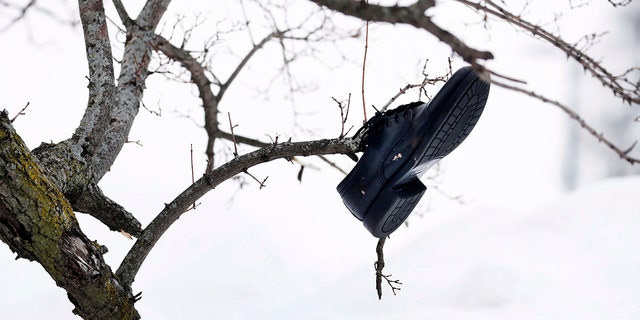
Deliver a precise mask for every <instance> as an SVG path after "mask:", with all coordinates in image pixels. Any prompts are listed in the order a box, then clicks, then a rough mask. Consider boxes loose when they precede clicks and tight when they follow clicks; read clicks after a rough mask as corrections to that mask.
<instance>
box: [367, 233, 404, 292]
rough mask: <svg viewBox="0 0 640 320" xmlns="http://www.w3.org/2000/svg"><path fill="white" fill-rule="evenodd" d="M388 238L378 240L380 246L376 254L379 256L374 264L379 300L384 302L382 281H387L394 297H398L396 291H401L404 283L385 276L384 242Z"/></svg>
mask: <svg viewBox="0 0 640 320" xmlns="http://www.w3.org/2000/svg"><path fill="white" fill-rule="evenodd" d="M386 239H387V237H382V238H380V239H378V245H376V254H377V256H378V260H376V262H374V263H373V267H374V268H375V270H376V291H377V292H378V300H382V279H384V280H386V281H387V284H388V285H389V287H391V292H393V295H394V296H395V295H396V290H400V285H402V282H400V280H391V274H383V273H382V269H384V252H383V249H384V242H385V241H386Z"/></svg>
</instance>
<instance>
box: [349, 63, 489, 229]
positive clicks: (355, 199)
mask: <svg viewBox="0 0 640 320" xmlns="http://www.w3.org/2000/svg"><path fill="white" fill-rule="evenodd" d="M477 79H478V76H477V75H475V74H473V73H472V69H471V68H470V67H465V68H462V70H461V71H458V72H456V73H455V74H454V75H453V77H452V78H451V79H449V81H447V83H446V84H445V86H444V87H443V88H442V89H441V90H440V92H438V94H437V95H436V96H435V97H434V99H433V100H432V101H430V102H429V103H424V102H414V103H410V104H408V105H403V106H400V107H398V108H396V109H393V110H390V111H387V112H385V113H382V114H376V116H374V117H373V118H372V119H371V120H370V122H372V123H370V122H367V125H365V128H367V127H369V128H368V131H369V132H368V133H366V134H365V137H364V138H363V139H364V141H365V144H366V148H365V151H364V153H363V155H362V158H361V159H360V161H358V163H357V164H356V166H355V167H354V168H353V170H352V171H351V173H350V174H349V175H348V176H347V177H346V178H345V179H344V180H343V181H342V182H340V184H339V185H338V188H337V190H338V192H339V194H340V195H341V196H342V199H343V202H344V204H345V205H346V206H347V208H348V209H349V211H351V213H353V215H354V216H356V218H358V219H360V220H363V219H364V215H365V214H366V213H367V211H368V209H369V206H370V205H371V204H372V202H373V200H375V197H376V196H378V193H379V192H380V190H381V189H382V188H383V187H384V185H385V183H386V182H387V181H389V180H390V179H392V178H393V179H394V180H395V182H394V184H403V183H404V182H406V181H408V180H409V179H411V178H413V177H415V176H421V175H422V173H423V172H424V171H426V169H428V168H429V167H431V166H432V165H433V163H434V162H437V161H438V160H439V159H440V158H441V157H444V156H445V155H446V154H447V153H448V152H449V151H451V148H453V147H455V144H452V145H451V146H449V148H446V149H443V150H438V151H437V152H435V153H434V154H430V155H429V157H426V159H425V158H423V156H424V155H425V152H426V150H422V149H420V148H419V147H420V146H422V147H423V148H424V147H425V146H427V145H428V144H425V143H422V141H423V139H425V137H431V138H433V137H434V136H435V134H436V132H437V130H440V129H441V127H443V126H445V121H446V119H447V117H446V116H445V115H446V114H447V113H448V112H449V109H450V106H452V105H454V104H455V102H456V101H457V99H458V98H459V95H456V94H453V93H454V92H455V91H456V90H460V89H462V90H466V87H467V86H468V85H470V83H471V82H473V81H475V80H477ZM465 81H466V84H467V85H463V86H462V87H461V84H462V83H464V82H465ZM408 161H410V162H412V163H411V165H407V166H406V167H405V164H407V162H408ZM421 161H423V162H421ZM403 167H405V168H410V169H409V170H405V171H406V172H402V174H404V176H396V175H397V174H398V173H399V171H400V170H401V169H402V168H403Z"/></svg>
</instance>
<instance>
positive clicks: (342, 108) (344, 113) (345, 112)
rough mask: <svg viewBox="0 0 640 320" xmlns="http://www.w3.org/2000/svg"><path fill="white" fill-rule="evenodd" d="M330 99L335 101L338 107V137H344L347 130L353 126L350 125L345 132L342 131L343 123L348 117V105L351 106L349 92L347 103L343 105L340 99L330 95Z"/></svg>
mask: <svg viewBox="0 0 640 320" xmlns="http://www.w3.org/2000/svg"><path fill="white" fill-rule="evenodd" d="M331 99H333V101H335V102H336V103H337V104H338V108H340V125H341V126H340V136H339V139H342V138H344V137H345V136H346V135H347V134H348V133H349V131H351V129H353V126H351V128H349V129H348V130H347V131H346V132H345V131H344V125H345V123H346V122H347V119H348V118H349V107H350V106H351V93H349V98H348V99H347V105H346V106H344V104H343V103H342V101H338V99H336V98H334V97H331Z"/></svg>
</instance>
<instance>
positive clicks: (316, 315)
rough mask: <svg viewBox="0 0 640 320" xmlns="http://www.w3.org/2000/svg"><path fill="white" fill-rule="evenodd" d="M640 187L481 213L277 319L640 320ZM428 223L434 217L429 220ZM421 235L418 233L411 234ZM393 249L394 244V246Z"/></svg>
mask: <svg viewBox="0 0 640 320" xmlns="http://www.w3.org/2000/svg"><path fill="white" fill-rule="evenodd" d="M639 199H640V178H639V177H626V178H618V179H610V180H606V181H602V182H599V183H598V184H595V185H592V186H590V187H585V188H582V189H580V190H578V191H577V192H574V193H571V194H568V195H566V196H563V197H562V198H560V199H559V200H557V201H556V202H554V203H552V204H550V205H548V206H546V207H544V208H541V209H540V210H537V211H536V212H534V213H532V214H527V215H526V216H523V215H514V214H513V213H512V212H507V211H504V210H503V211H501V212H497V211H495V210H491V209H478V208H475V209H473V210H471V211H472V212H469V210H468V209H467V210H466V211H467V212H465V213H461V214H457V215H456V216H455V217H454V218H451V219H449V220H448V221H446V222H442V223H439V224H438V225H437V226H434V227H433V228H431V229H429V230H425V229H424V228H422V230H418V229H420V228H408V229H406V231H405V230H400V231H402V232H409V230H411V232H420V233H422V234H420V235H417V236H416V237H415V238H414V239H413V240H412V241H411V242H408V243H407V244H405V245H404V246H403V247H402V248H399V249H397V250H389V251H388V252H387V255H386V260H387V267H386V269H385V271H388V272H391V273H393V276H392V278H398V279H400V280H401V281H403V283H404V284H403V286H402V290H401V291H399V292H398V295H397V296H393V295H392V294H391V291H390V290H389V289H388V288H384V290H385V292H384V296H383V299H382V301H378V300H377V297H376V295H375V290H374V281H373V266H366V267H364V266H363V268H362V269H359V270H356V271H354V272H350V273H349V274H347V275H345V276H344V278H342V279H339V280H338V281H336V282H335V283H333V284H328V285H327V286H326V287H324V288H322V289H321V290H320V291H319V292H317V293H315V294H313V295H310V296H307V297H303V298H301V299H299V300H298V301H296V302H292V303H289V304H286V305H281V306H279V307H277V308H275V309H273V310H272V312H273V313H269V314H268V316H267V317H264V316H265V315H264V314H263V315H262V317H263V318H276V317H277V318H278V319H582V320H584V319H640V203H639V202H638V200H639ZM427 218H428V217H427ZM412 229H413V230H412ZM388 246H389V247H392V246H393V239H391V240H390V241H389V242H388Z"/></svg>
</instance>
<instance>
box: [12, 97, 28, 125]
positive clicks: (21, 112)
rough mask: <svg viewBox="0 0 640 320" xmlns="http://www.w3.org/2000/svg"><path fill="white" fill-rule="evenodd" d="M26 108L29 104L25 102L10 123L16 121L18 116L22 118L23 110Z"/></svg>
mask: <svg viewBox="0 0 640 320" xmlns="http://www.w3.org/2000/svg"><path fill="white" fill-rule="evenodd" d="M28 106H29V102H27V104H26V105H25V106H24V107H23V108H22V109H20V111H18V113H17V114H16V115H15V116H14V117H13V118H11V123H13V122H14V121H16V119H17V118H18V117H19V116H23V115H25V113H24V110H26V109H27V107H28Z"/></svg>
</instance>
